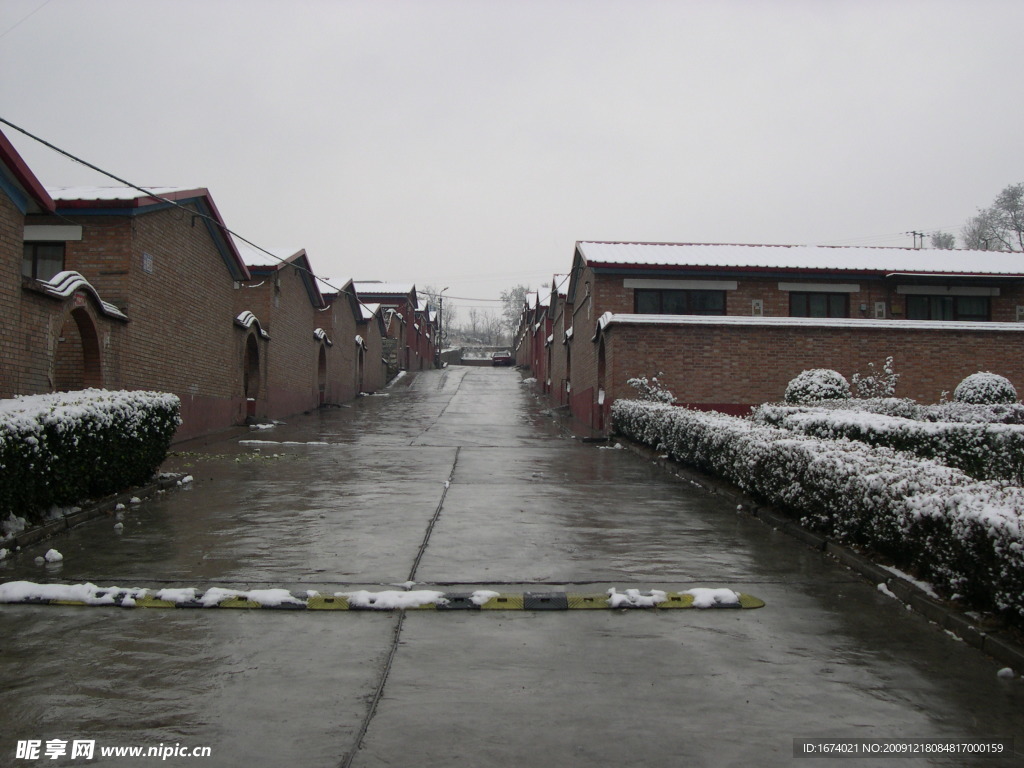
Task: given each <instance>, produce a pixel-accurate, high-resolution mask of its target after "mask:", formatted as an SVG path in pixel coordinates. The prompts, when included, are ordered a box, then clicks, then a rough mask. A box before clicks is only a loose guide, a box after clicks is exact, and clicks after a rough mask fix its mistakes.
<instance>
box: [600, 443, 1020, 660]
mask: <svg viewBox="0 0 1024 768" xmlns="http://www.w3.org/2000/svg"><path fill="white" fill-rule="evenodd" d="M612 439H613V440H614V441H615V442H618V443H621V444H622V447H623V448H625V449H627V450H629V451H631V452H632V453H634V454H636V455H637V456H640V457H641V458H642V459H645V460H647V461H650V462H651V463H653V464H657V465H658V466H660V467H661V468H662V469H664V470H665V471H667V472H670V473H672V474H673V475H675V476H676V477H679V478H680V479H682V480H686V481H687V482H689V483H691V484H692V485H695V486H697V487H699V488H700V489H702V490H703V491H705V492H706V493H709V494H712V495H714V496H722V497H723V498H726V499H729V500H730V501H734V502H736V504H737V506H738V507H740V508H742V510H743V511H745V512H747V513H748V514H750V515H751V516H753V517H756V518H758V519H759V520H761V521H762V522H763V523H765V524H766V525H770V526H772V527H773V528H776V529H778V530H779V531H782V532H783V533H785V534H787V535H789V536H792V537H793V538H795V539H797V540H799V541H802V542H803V543H804V544H806V545H807V546H808V547H810V548H811V549H815V550H818V551H820V552H821V553H822V554H823V555H827V556H829V557H831V558H833V559H834V560H836V561H838V562H839V563H840V564H841V565H844V566H846V567H847V568H848V569H850V570H851V571H853V572H855V573H857V574H858V575H860V576H861V577H863V578H864V579H866V580H867V581H869V582H870V583H872V584H875V585H879V584H885V586H886V587H887V588H888V589H889V590H890V591H891V592H892V593H893V594H894V595H896V598H897V599H898V600H899V601H900V602H902V603H903V604H904V605H906V606H908V607H909V608H911V609H912V610H914V611H915V612H917V613H919V614H921V615H922V616H924V617H925V618H926V619H928V620H929V621H931V622H932V623H934V624H936V625H937V626H938V627H939V628H940V629H943V630H945V631H947V632H949V633H951V634H953V635H955V636H956V637H958V638H960V639H961V640H963V641H964V642H965V643H967V644H968V645H970V646H972V647H974V648H977V649H979V650H981V651H983V652H985V653H987V654H988V655H989V656H991V657H992V658H994V659H996V660H997V661H999V662H1001V663H1003V664H1006V665H1008V666H1010V667H1012V668H1013V669H1014V671H1015V672H1017V674H1019V675H1024V645H1021V644H1020V643H1019V642H1018V641H1017V639H1016V638H1015V637H1014V636H1013V635H1012V634H1011V633H1010V632H1007V631H1005V630H1006V627H1005V625H1004V624H1003V623H1002V621H1001V620H999V619H993V620H992V624H991V625H988V626H986V625H982V624H981V623H980V622H977V621H976V620H974V619H972V618H971V617H969V616H967V615H966V614H965V613H964V612H963V611H961V610H958V609H956V608H954V607H952V606H950V605H949V604H948V603H945V602H943V601H941V600H937V599H935V598H933V597H931V596H930V595H928V594H927V593H926V592H925V591H924V590H922V589H921V588H920V587H918V586H916V585H915V584H913V583H911V582H909V581H907V580H906V579H901V578H900V577H899V576H896V575H895V574H893V573H891V572H889V571H887V570H886V569H885V568H883V567H881V566H880V565H879V564H878V563H876V562H875V561H874V560H872V559H871V558H870V557H868V556H866V555H863V554H861V553H860V552H857V551H856V550H854V549H851V548H850V547H847V546H845V545H843V544H839V543H837V542H835V541H832V540H830V539H828V538H827V537H825V536H823V535H821V534H819V533H815V532H814V531H811V530H808V529H806V528H804V527H803V526H801V525H800V524H799V523H798V522H796V521H795V520H793V519H792V518H791V517H788V516H786V515H784V514H782V513H781V512H779V511H778V510H776V509H774V508H772V507H770V506H765V505H762V504H760V503H758V502H757V501H755V500H754V499H753V498H751V497H750V496H747V495H746V494H745V493H744V492H743V491H741V490H740V489H739V488H737V487H736V486H734V485H732V484H731V483H727V482H725V481H724V480H722V479H721V478H718V477H715V476H713V475H708V474H705V473H704V472H701V471H699V470H697V469H694V468H692V467H688V466H686V465H684V464H680V463H678V462H675V461H673V460H672V459H669V458H667V457H663V456H664V455H663V454H659V453H658V452H657V451H655V450H653V449H652V448H649V447H648V446H646V445H641V444H640V443H635V442H633V441H632V440H630V439H629V438H626V437H623V436H621V435H615V436H614V437H613V438H612Z"/></svg>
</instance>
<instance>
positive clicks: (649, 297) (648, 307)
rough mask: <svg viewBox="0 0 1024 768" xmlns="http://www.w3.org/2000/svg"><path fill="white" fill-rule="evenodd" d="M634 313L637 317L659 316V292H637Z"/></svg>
mask: <svg viewBox="0 0 1024 768" xmlns="http://www.w3.org/2000/svg"><path fill="white" fill-rule="evenodd" d="M636 311H637V314H639V315H658V314H661V291H637V292H636Z"/></svg>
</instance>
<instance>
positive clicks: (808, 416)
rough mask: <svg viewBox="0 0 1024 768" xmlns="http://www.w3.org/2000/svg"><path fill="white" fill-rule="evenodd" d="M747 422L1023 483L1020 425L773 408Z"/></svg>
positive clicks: (986, 477) (765, 407)
mask: <svg viewBox="0 0 1024 768" xmlns="http://www.w3.org/2000/svg"><path fill="white" fill-rule="evenodd" d="M897 402H899V401H897ZM752 419H753V420H754V421H755V422H757V423H760V424H770V425H772V426H777V427H782V428H783V429H788V430H792V431H794V432H799V433H802V434H805V435H811V436H813V437H820V438H825V439H836V438H847V439H849V440H859V441H860V442H863V443H868V444H870V445H879V446H886V447H888V448H893V449H895V450H898V451H909V452H910V453H913V454H914V455H916V456H918V457H920V458H923V459H934V460H936V461H940V462H942V463H943V464H946V465H947V466H950V467H956V468H957V469H960V470H963V471H964V472H966V473H967V474H969V475H970V476H971V477H975V478H978V479H981V480H1007V481H1010V482H1013V483H1015V484H1017V485H1021V484H1024V426H1021V425H1019V424H992V423H985V422H977V421H973V422H965V421H960V422H951V423H941V422H933V421H918V420H915V419H913V418H903V417H899V416H889V415H884V414H881V413H871V412H865V411H861V410H854V409H843V410H839V409H835V410H833V409H827V408H809V407H802V408H798V407H787V406H777V405H762V406H760V407H759V408H756V409H755V410H754V413H753V414H752Z"/></svg>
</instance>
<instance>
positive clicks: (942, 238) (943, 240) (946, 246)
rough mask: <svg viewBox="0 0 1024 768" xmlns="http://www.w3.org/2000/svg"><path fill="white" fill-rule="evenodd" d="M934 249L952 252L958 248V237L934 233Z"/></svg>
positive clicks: (945, 233)
mask: <svg viewBox="0 0 1024 768" xmlns="http://www.w3.org/2000/svg"><path fill="white" fill-rule="evenodd" d="M931 240H932V248H939V249H941V250H944V251H951V250H953V249H954V248H956V237H955V236H954V235H951V234H949V233H948V232H932V235H931Z"/></svg>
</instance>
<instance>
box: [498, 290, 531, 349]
mask: <svg viewBox="0 0 1024 768" xmlns="http://www.w3.org/2000/svg"><path fill="white" fill-rule="evenodd" d="M528 293H530V287H529V286H528V285H517V286H516V287H515V288H509V289H508V290H507V291H502V292H501V301H502V307H503V308H502V310H501V327H502V329H503V330H504V331H505V334H506V335H507V336H508V338H512V337H513V336H514V335H515V332H516V329H517V328H518V327H519V320H520V318H521V317H522V314H523V307H525V306H526V295H527V294H528Z"/></svg>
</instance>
